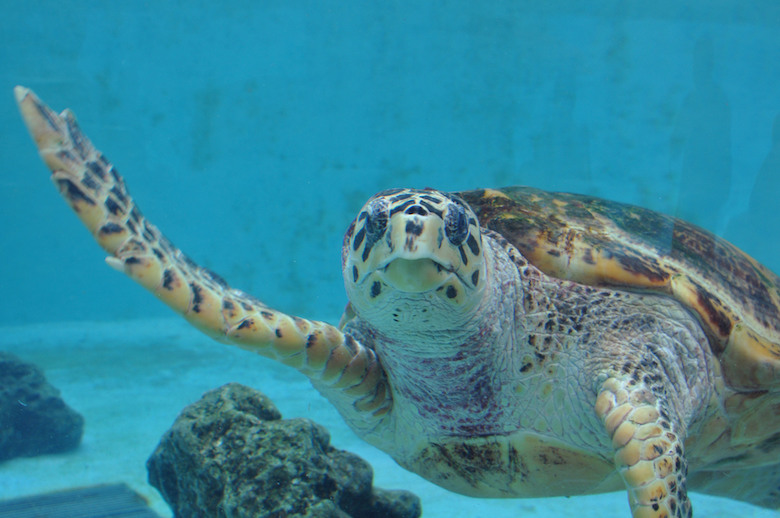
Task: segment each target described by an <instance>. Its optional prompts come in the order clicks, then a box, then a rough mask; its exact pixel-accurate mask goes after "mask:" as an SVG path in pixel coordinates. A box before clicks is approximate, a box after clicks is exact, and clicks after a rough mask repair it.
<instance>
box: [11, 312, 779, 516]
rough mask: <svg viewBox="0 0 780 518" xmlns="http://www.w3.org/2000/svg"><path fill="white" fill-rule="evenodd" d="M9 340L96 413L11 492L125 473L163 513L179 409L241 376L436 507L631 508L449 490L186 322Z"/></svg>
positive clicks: (102, 326)
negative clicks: (77, 438)
mask: <svg viewBox="0 0 780 518" xmlns="http://www.w3.org/2000/svg"><path fill="white" fill-rule="evenodd" d="M0 350H5V351H8V352H11V353H14V354H16V355H18V356H20V357H21V358H23V359H25V360H27V361H31V362H33V363H36V364H38V365H40V366H41V367H42V368H43V369H44V370H45V371H46V376H47V378H48V379H49V381H50V382H51V383H52V384H54V386H56V387H57V388H59V389H60V390H61V391H62V395H63V397H64V398H65V400H66V401H67V402H68V403H69V404H70V405H71V406H72V407H74V408H75V409H76V410H78V411H79V412H81V413H82V414H83V415H84V417H85V418H86V430H85V434H84V439H83V442H82V445H81V447H80V448H79V449H78V450H77V451H75V452H72V453H69V454H63V455H51V456H44V457H38V458H29V459H15V460H12V461H9V462H6V463H3V464H0V499H6V498H13V497H17V496H23V495H30V494H34V493H40V492H45V491H53V490H58V489H65V488H71V487H78V486H87V485H92V484H99V483H108V482H125V483H127V484H128V485H130V486H131V487H133V488H135V490H136V491H138V492H139V493H141V494H142V495H144V496H145V497H146V498H147V499H148V500H149V502H150V505H151V506H152V507H153V508H154V509H155V510H156V511H157V512H158V513H159V514H160V515H162V516H171V512H170V510H169V509H168V507H167V505H166V504H165V502H164V501H163V500H162V498H161V497H160V496H159V495H158V493H157V492H156V490H155V489H154V488H152V487H151V486H149V485H148V483H147V482H146V468H145V463H146V459H147V458H148V457H149V455H150V454H151V452H152V451H153V450H154V448H155V446H156V445H157V442H158V440H159V439H160V437H161V436H162V434H163V433H164V432H165V431H166V430H167V429H168V428H169V427H170V425H171V423H173V421H174V419H175V418H176V416H177V415H178V413H179V411H180V410H181V409H182V408H183V407H184V406H186V405H187V404H189V403H192V402H193V401H196V400H197V399H199V398H200V396H201V395H202V394H203V392H205V391H207V390H210V389H212V388H215V387H218V386H220V385H223V384H225V383H228V382H231V381H234V382H239V383H243V384H246V385H249V386H252V387H254V388H257V389H259V390H261V391H263V392H265V393H266V394H267V395H268V396H270V397H271V398H272V399H273V401H274V402H275V403H276V405H277V406H278V407H279V410H280V411H281V412H282V414H283V416H284V417H286V418H289V417H298V416H303V417H309V418H311V419H313V420H315V421H317V422H319V423H321V424H323V425H325V426H326V427H327V428H328V429H329V430H330V432H331V436H332V443H333V444H334V446H336V447H337V448H342V449H345V450H350V451H352V452H354V453H357V454H358V455H360V456H362V457H363V458H365V459H366V460H368V461H369V462H370V463H371V464H372V465H373V467H374V472H375V483H376V485H378V486H380V487H384V488H399V489H400V488H403V489H408V490H411V491H413V492H415V493H416V494H418V495H419V496H420V498H421V499H422V503H423V512H424V515H425V516H428V517H445V516H446V517H455V518H504V517H506V518H510V517H511V518H517V517H519V516H522V517H550V516H558V517H579V518H583V517H589V516H594V517H596V516H598V517H599V518H626V517H627V516H628V504H627V498H626V496H625V494H624V493H611V494H606V495H599V496H588V497H576V498H546V499H525V500H493V499H473V498H468V497H464V496H459V495H455V494H453V493H449V492H447V491H444V490H442V489H440V488H438V487H436V486H434V485H432V484H430V483H428V482H426V481H425V480H422V479H421V478H419V477H417V476H416V475H413V474H411V473H409V472H407V471H404V470H403V469H402V468H400V467H398V466H397V465H396V464H395V462H394V461H393V460H392V459H391V458H390V457H388V456H387V455H385V454H383V453H381V452H379V451H378V450H376V449H374V448H373V447H371V446H369V445H367V444H365V443H364V442H362V441H361V440H360V439H358V438H357V437H356V436H355V435H354V434H353V433H352V432H351V431H350V430H349V429H348V428H347V427H346V425H345V424H344V423H343V421H342V420H341V418H340V417H339V415H338V414H337V413H336V411H335V410H334V409H333V408H332V407H331V406H330V404H329V403H328V402H327V401H326V400H325V399H323V398H322V397H321V396H320V395H319V394H318V393H317V392H316V391H315V390H314V389H313V388H312V387H311V386H310V385H309V383H308V381H307V380H306V378H304V377H303V376H302V375H300V374H298V373H297V372H296V371H294V370H292V369H289V368H286V367H283V366H279V365H276V364H274V363H273V362H271V361H269V360H266V359H264V358H261V357H257V356H254V355H252V354H249V353H246V352H244V351H241V350H238V349H234V348H231V347H228V346H224V345H221V344H217V343H215V342H211V341H210V340H209V339H207V338H205V337H203V336H202V335H200V334H199V333H197V332H196V331H193V330H192V329H191V328H189V327H188V326H187V325H186V324H184V323H182V322H180V321H179V320H174V319H170V320H143V321H128V322H119V323H115V324H108V323H99V324H89V323H75V324H48V325H46V324H40V325H37V326H29V327H18V328H4V329H3V330H2V332H0ZM692 500H693V504H694V509H695V514H696V515H697V516H707V517H710V518H718V517H723V518H726V517H734V516H741V517H744V518H747V517H755V518H769V517H777V516H780V513H775V512H772V511H768V510H765V509H760V508H756V507H753V506H750V505H746V504H742V503H739V502H735V501H732V500H726V499H719V498H714V497H708V496H702V495H698V494H693V495H692Z"/></svg>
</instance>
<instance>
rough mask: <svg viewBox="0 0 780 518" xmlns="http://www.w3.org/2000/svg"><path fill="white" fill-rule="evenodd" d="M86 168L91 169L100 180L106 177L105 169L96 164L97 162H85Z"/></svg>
mask: <svg viewBox="0 0 780 518" xmlns="http://www.w3.org/2000/svg"><path fill="white" fill-rule="evenodd" d="M86 166H87V169H89V170H90V171H92V174H94V175H95V176H97V177H98V178H100V179H101V180H105V179H106V171H105V170H104V169H103V168H102V167H101V166H100V164H98V163H97V162H93V161H89V162H87V163H86Z"/></svg>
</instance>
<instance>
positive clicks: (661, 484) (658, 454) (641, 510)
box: [596, 378, 692, 518]
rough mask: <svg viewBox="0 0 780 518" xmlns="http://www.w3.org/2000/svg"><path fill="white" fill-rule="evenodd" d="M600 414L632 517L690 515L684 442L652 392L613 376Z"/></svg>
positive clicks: (604, 392)
mask: <svg viewBox="0 0 780 518" xmlns="http://www.w3.org/2000/svg"><path fill="white" fill-rule="evenodd" d="M596 414H597V415H598V416H599V418H600V419H601V420H602V422H603V423H604V427H605V429H606V431H607V433H608V434H609V437H610V438H611V439H612V447H613V448H614V449H615V465H616V467H617V469H618V471H619V472H620V474H621V476H622V477H623V481H624V482H625V483H626V487H627V489H628V500H629V504H630V505H631V512H632V516H633V518H688V517H690V516H692V511H691V504H690V501H689V500H688V496H687V491H686V475H687V473H686V472H687V468H686V462H685V457H684V455H683V440H682V438H681V437H679V435H678V433H677V432H676V431H675V429H674V423H670V421H669V418H668V416H666V415H665V412H664V411H663V407H662V405H661V403H660V402H659V401H657V400H656V398H655V396H653V395H652V393H651V391H650V390H649V389H647V388H646V387H645V386H644V385H643V384H642V383H641V382H640V383H637V382H636V381H634V380H632V379H631V378H609V379H607V380H606V381H605V382H604V384H603V385H602V386H601V392H600V393H599V396H598V398H597V400H596Z"/></svg>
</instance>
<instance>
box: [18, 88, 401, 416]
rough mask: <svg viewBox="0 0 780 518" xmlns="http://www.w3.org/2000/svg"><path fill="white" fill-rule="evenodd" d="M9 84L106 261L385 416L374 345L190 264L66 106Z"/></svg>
mask: <svg viewBox="0 0 780 518" xmlns="http://www.w3.org/2000/svg"><path fill="white" fill-rule="evenodd" d="M14 92H15V94H16V100H17V102H18V104H19V109H20V110H21V112H22V116H23V118H24V121H25V123H26V124H27V127H28V129H29V130H30V133H31V135H32V137H33V139H34V140H35V143H36V144H37V146H38V151H39V152H40V154H41V157H42V158H43V161H44V162H45V163H46V165H47V166H48V167H49V169H50V170H51V171H52V176H51V178H52V181H53V182H54V183H55V185H56V186H57V188H58V189H59V191H60V194H62V196H63V198H65V200H66V201H67V202H68V204H69V205H70V206H71V208H72V209H73V210H74V211H75V212H76V214H77V215H78V217H79V218H80V219H81V221H82V222H83V223H84V225H85V226H86V227H87V229H89V231H90V233H91V234H92V236H93V237H94V238H95V240H96V241H97V242H98V244H99V245H100V246H101V247H102V248H103V249H104V250H105V251H106V252H108V254H109V257H108V258H107V259H106V261H107V262H108V264H109V265H111V266H112V267H114V268H115V269H117V270H119V271H121V272H124V273H125V274H127V275H128V276H129V277H130V278H132V279H133V280H135V281H136V282H138V283H139V284H141V285H142V286H144V287H145V288H146V289H147V290H149V291H151V292H152V293H154V294H155V295H156V296H157V297H158V298H159V299H160V300H162V301H163V302H164V303H166V304H167V305H168V306H170V307H171V308H173V310H174V311H176V312H177V313H179V314H181V315H182V316H183V317H184V318H186V319H187V320H188V321H189V322H190V323H191V324H192V325H194V326H195V327H197V328H198V329H200V330H201V331H203V332H204V333H206V334H208V335H210V336H212V337H213V338H215V339H217V340H219V341H222V342H227V343H231V344H235V345H237V346H239V347H242V348H244V349H247V350H250V351H254V352H256V353H258V354H261V355H263V356H266V357H269V358H272V359H275V360H278V361H280V362H282V363H285V364H287V365H290V366H292V367H295V368H297V369H298V370H300V371H301V372H303V373H304V374H305V375H307V376H308V377H309V378H311V379H312V381H313V382H314V384H315V385H316V386H317V388H319V389H320V390H322V391H323V392H325V393H326V395H327V396H328V397H330V398H331V399H335V400H338V401H339V402H340V403H342V405H344V404H346V405H349V406H351V407H352V408H354V410H352V409H346V408H343V407H342V408H340V410H342V411H343V410H347V411H357V412H360V413H362V414H363V416H364V419H365V424H366V427H367V428H371V427H372V425H376V422H377V421H378V420H379V419H381V418H382V417H383V416H385V415H386V414H387V412H388V411H389V410H390V408H391V405H392V401H391V396H390V391H389V389H388V386H387V382H386V378H385V375H384V371H383V370H382V367H381V365H380V364H379V361H378V360H377V357H376V355H375V354H374V351H373V350H372V349H370V348H367V347H364V346H363V345H361V344H360V343H358V342H357V341H356V340H355V339H353V338H352V337H351V336H349V335H347V334H344V333H342V332H341V331H340V330H339V329H337V328H335V327H333V326H331V325H329V324H325V323H323V322H316V321H311V320H305V319H302V318H298V317H291V316H289V315H286V314H284V313H281V312H279V311H276V310H274V309H271V308H269V307H268V306H266V305H265V304H263V303H262V302H260V301H259V300H257V299H256V298H254V297H252V296H250V295H247V294H246V293H244V292H242V291H240V290H236V289H233V288H231V287H230V286H228V284H227V283H226V282H225V281H224V280H223V279H222V278H221V277H219V276H218V275H216V274H214V273H213V272H210V271H209V270H207V269H205V268H202V267H200V266H198V265H197V264H195V263H194V262H193V261H192V260H190V259H189V258H188V257H187V256H185V255H184V254H183V253H182V252H181V250H179V249H178V248H176V247H175V246H174V245H173V244H172V243H171V242H170V241H169V240H168V239H167V238H166V237H165V236H164V235H163V234H162V233H161V232H160V231H159V230H158V229H157V227H155V226H154V225H153V224H151V223H150V222H149V221H147V220H146V218H144V217H143V215H142V214H141V211H140V210H138V207H137V206H136V204H135V202H134V201H133V199H132V198H131V197H130V194H129V193H128V191H127V188H126V186H125V182H124V180H123V179H122V177H121V176H119V174H118V173H117V171H116V169H115V168H114V166H113V165H111V163H110V162H109V161H108V160H107V159H106V158H105V157H104V156H103V154H102V153H100V152H99V151H98V150H96V149H95V148H94V147H93V146H92V143H91V142H90V141H89V139H88V138H87V137H86V136H85V135H84V134H83V133H82V132H81V130H80V129H79V127H78V125H77V123H76V119H75V117H74V116H73V113H71V112H70V110H65V111H63V112H62V114H60V115H57V114H56V113H54V112H53V111H52V110H51V109H49V107H48V106H46V105H45V104H44V103H43V102H42V101H41V100H40V99H39V98H38V97H37V96H36V95H35V94H34V93H33V92H31V91H30V90H28V89H26V88H23V87H20V86H17V87H16V88H15V90H14ZM342 405H339V404H337V406H342Z"/></svg>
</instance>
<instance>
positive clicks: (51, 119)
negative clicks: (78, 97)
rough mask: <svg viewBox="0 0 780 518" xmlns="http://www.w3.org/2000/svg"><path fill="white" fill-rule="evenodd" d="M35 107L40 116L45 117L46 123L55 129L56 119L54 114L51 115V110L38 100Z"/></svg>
mask: <svg viewBox="0 0 780 518" xmlns="http://www.w3.org/2000/svg"><path fill="white" fill-rule="evenodd" d="M35 108H36V109H37V110H38V113H39V114H40V115H41V117H43V118H44V119H46V123H47V124H48V125H49V126H51V128H52V129H54V130H57V119H56V118H55V117H56V116H53V115H52V112H51V110H49V108H48V107H46V105H45V104H42V103H40V102H36V103H35Z"/></svg>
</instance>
